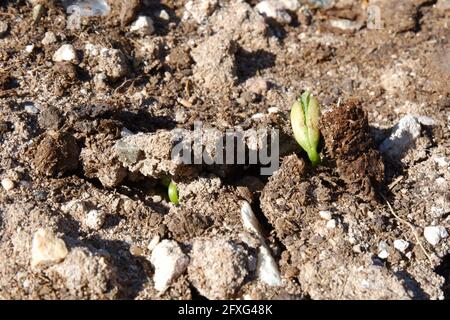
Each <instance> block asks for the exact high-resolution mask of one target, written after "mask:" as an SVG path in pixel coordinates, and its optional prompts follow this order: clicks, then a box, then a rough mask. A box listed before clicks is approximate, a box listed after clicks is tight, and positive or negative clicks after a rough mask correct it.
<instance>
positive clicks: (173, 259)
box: [150, 240, 189, 293]
mask: <svg viewBox="0 0 450 320" xmlns="http://www.w3.org/2000/svg"><path fill="white" fill-rule="evenodd" d="M150 262H151V263H152V264H153V266H154V267H155V274H154V276H153V282H154V286H155V289H156V290H158V291H159V292H161V293H162V292H164V291H166V290H167V288H168V287H169V286H170V284H171V283H172V282H173V281H174V280H175V279H176V278H177V277H178V276H180V275H181V274H182V273H183V272H184V271H185V270H186V267H187V266H188V264H189V257H188V256H187V255H185V254H184V253H183V251H181V249H180V247H179V245H178V243H177V242H176V241H172V240H163V241H161V242H160V243H158V244H157V245H156V246H155V248H154V249H153V251H152V255H151V257H150Z"/></svg>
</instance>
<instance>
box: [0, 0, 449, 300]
mask: <svg viewBox="0 0 450 320" xmlns="http://www.w3.org/2000/svg"><path fill="white" fill-rule="evenodd" d="M63 2H64V3H65V1H56V0H55V1H47V0H42V1H39V3H41V4H42V5H43V8H44V10H43V11H42V12H41V14H40V15H38V16H36V15H34V16H33V6H34V5H35V4H36V1H28V0H14V1H6V0H0V180H1V187H0V299H142V300H145V299H203V298H207V299H449V298H450V236H449V232H450V191H449V190H450V142H449V138H450V125H449V121H450V86H449V83H450V43H449V39H450V31H449V28H450V5H449V4H448V1H446V0H432V1H429V0H404V1H391V0H370V1H356V0H332V1H327V3H328V5H326V6H323V5H321V4H319V3H325V2H324V1H314V0H299V1H295V0H290V1H287V0H279V1H271V0H264V1H262V0H261V1H259V0H251V1H250V0H249V1H244V0H198V1H192V0H161V1H154V0H151V1H150V0H142V1H140V0H133V1H129V0H116V1H112V0H105V1H104V3H105V4H106V5H108V7H109V11H107V12H105V15H103V16H102V15H93V16H92V15H91V16H82V17H81V18H80V20H79V24H77V20H73V18H74V17H73V14H71V13H68V12H67V10H66V8H65V7H64V5H63ZM305 90H309V91H311V93H312V94H313V95H314V96H316V97H317V99H318V101H319V103H320V105H321V110H322V114H321V119H320V131H321V140H320V143H319V150H318V151H319V153H320V157H321V162H320V164H319V165H318V166H316V167H312V166H311V164H310V162H309V160H308V158H307V156H306V153H305V152H304V151H302V150H301V148H300V147H299V146H298V145H297V144H296V142H295V140H294V138H293V136H292V135H293V133H292V130H291V126H290V121H289V111H290V108H291V106H292V104H293V102H294V101H295V100H296V99H297V98H298V97H299V95H300V94H301V93H302V92H303V91H305ZM198 121H201V122H202V124H203V128H215V129H217V130H219V134H217V135H215V134H211V135H208V136H206V138H205V140H204V141H203V147H204V151H205V154H208V155H214V154H217V153H218V152H220V149H217V148H215V142H216V141H217V139H219V140H220V139H224V138H225V130H227V129H243V130H249V129H269V130H275V129H278V130H279V132H280V135H279V144H280V153H279V157H278V158H279V160H280V167H279V169H278V170H276V171H275V172H274V173H273V174H272V175H271V176H264V175H261V174H260V168H261V167H262V164H261V163H259V164H251V165H250V164H221V165H216V164H205V163H202V164H195V165H190V164H185V163H181V162H180V161H179V159H174V158H172V157H171V155H172V154H171V151H172V149H173V147H174V145H175V144H174V140H173V139H171V138H172V137H173V133H174V132H175V130H176V129H184V130H189V132H191V133H192V132H193V131H192V130H193V129H194V126H195V124H196V122H198ZM270 132H273V131H270ZM270 135H271V136H272V133H271V134H270ZM190 139H191V140H190V141H191V142H192V141H193V139H194V138H193V136H190ZM245 148H247V150H249V149H254V150H260V149H259V148H260V146H259V144H258V143H256V142H255V141H250V140H246V141H245ZM233 151H234V150H233ZM170 180H173V181H174V182H176V183H177V186H178V191H179V192H178V198H179V205H175V204H174V203H172V202H170V201H169V198H168V195H167V183H168V181H170Z"/></svg>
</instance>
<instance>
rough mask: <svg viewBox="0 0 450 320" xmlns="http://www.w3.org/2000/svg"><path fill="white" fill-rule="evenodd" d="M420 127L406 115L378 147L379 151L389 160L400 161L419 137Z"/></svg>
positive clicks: (412, 117)
mask: <svg viewBox="0 0 450 320" xmlns="http://www.w3.org/2000/svg"><path fill="white" fill-rule="evenodd" d="M420 133H421V126H420V123H419V121H417V119H416V118H415V117H414V116H411V115H407V116H405V117H403V118H402V119H400V121H399V123H398V124H397V125H396V126H395V127H394V128H393V130H392V133H391V135H390V136H389V137H388V138H386V140H384V141H383V143H382V144H381V145H380V151H381V153H383V154H384V155H386V156H388V157H389V158H391V159H395V160H401V158H402V157H403V156H404V155H405V154H406V152H407V151H408V150H409V149H410V148H412V147H413V146H414V143H415V141H416V139H417V138H418V137H419V136H420Z"/></svg>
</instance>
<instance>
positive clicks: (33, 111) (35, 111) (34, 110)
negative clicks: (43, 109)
mask: <svg viewBox="0 0 450 320" xmlns="http://www.w3.org/2000/svg"><path fill="white" fill-rule="evenodd" d="M24 109H25V111H26V112H27V113H30V114H38V113H39V109H38V108H36V107H35V106H34V105H32V104H26V105H25V107H24Z"/></svg>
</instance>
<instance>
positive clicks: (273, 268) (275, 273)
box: [256, 244, 281, 286]
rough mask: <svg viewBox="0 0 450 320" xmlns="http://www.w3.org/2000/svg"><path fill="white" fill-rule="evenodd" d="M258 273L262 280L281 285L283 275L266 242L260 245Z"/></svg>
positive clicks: (266, 282) (269, 283) (273, 284)
mask: <svg viewBox="0 0 450 320" xmlns="http://www.w3.org/2000/svg"><path fill="white" fill-rule="evenodd" d="M256 274H257V275H258V278H259V279H260V280H261V281H262V282H264V283H265V284H267V285H269V286H280V285H281V276H280V271H279V270H278V266H277V263H276V262H275V259H274V258H273V256H272V254H271V253H270V250H269V248H267V247H266V245H264V244H263V245H261V246H260V247H259V252H258V262H257V266H256Z"/></svg>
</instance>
